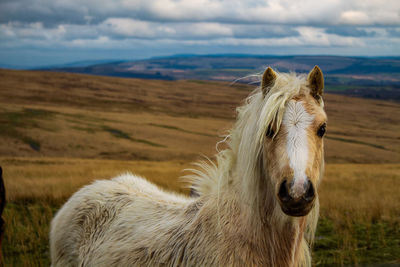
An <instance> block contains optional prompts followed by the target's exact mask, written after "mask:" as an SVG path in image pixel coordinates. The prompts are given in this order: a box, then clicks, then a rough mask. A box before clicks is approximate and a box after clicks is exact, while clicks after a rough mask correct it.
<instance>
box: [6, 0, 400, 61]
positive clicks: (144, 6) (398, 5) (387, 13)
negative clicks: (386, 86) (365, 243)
mask: <svg viewBox="0 0 400 267" xmlns="http://www.w3.org/2000/svg"><path fill="white" fill-rule="evenodd" d="M399 37H400V1H398V0H385V2H384V3H383V2H382V1H381V0H348V1H343V0H324V1H321V0H297V1H292V0H152V1H149V0H113V1H102V2H99V1H98V0H79V1H78V0H2V1H1V2H0V49H3V50H4V51H6V52H7V51H11V50H12V51H17V50H18V49H21V50H22V49H25V51H28V50H29V51H31V50H32V49H36V51H40V50H41V49H42V50H43V53H45V52H46V51H47V52H48V51H50V50H51V51H60V53H63V52H61V51H64V52H65V51H66V50H68V49H72V50H76V53H78V51H83V50H85V51H86V52H87V51H88V50H90V49H93V50H97V51H102V52H104V53H103V54H106V53H110V54H112V53H114V51H115V50H116V49H122V50H124V51H134V53H135V55H140V56H142V55H145V54H149V55H151V54H152V53H161V54H171V53H174V51H175V52H178V53H181V52H182V51H187V52H189V53H197V52H202V53H214V52H216V51H222V52H227V53H233V52H238V53H246V52H250V53H253V52H254V53H258V52H261V53H265V51H267V52H268V53H273V52H279V53H280V52H282V51H292V53H294V54H296V53H298V51H306V52H308V53H317V51H322V52H323V53H327V54H332V53H354V52H356V53H364V54H365V55H371V53H372V54H373V53H375V54H385V53H391V54H396V55H398V54H399V52H400V46H398V44H399ZM361 48H362V49H361ZM367 48H371V49H374V51H375V52H374V51H372V52H370V51H368V50H367ZM265 49H267V50H265ZM257 51H258V52H257ZM324 51H325V52H324ZM340 51H342V52H340ZM6 52H4V53H0V54H1V55H3V56H4V55H6ZM37 53H39V52H37ZM54 53H55V52H54ZM71 53H72V52H71ZM318 53H321V52H318ZM9 54H10V55H11V54H12V53H9ZM15 54H17V53H15ZM107 57H108V58H109V56H107ZM1 60H2V58H1V57H0V61H1Z"/></svg>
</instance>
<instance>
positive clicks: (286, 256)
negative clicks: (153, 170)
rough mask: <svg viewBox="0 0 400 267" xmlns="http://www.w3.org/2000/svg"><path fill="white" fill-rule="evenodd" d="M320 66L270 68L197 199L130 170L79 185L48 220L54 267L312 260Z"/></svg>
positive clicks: (195, 182)
mask: <svg viewBox="0 0 400 267" xmlns="http://www.w3.org/2000/svg"><path fill="white" fill-rule="evenodd" d="M323 88H324V79H323V74H322V72H321V70H320V68H319V67H318V66H315V67H314V68H313V69H312V70H311V71H310V72H309V74H308V75H305V74H296V73H279V72H277V71H274V70H273V69H272V68H270V67H268V68H267V69H266V70H265V71H264V73H263V75H262V77H261V82H260V86H259V87H257V89H255V90H254V91H253V92H252V93H251V94H250V95H249V96H248V97H247V98H246V100H245V102H244V104H243V105H242V106H241V107H239V108H237V120H236V122H235V123H234V126H233V128H232V129H231V130H230V131H229V134H228V135H227V138H226V140H225V142H226V147H225V149H224V150H221V151H219V152H218V153H217V154H216V155H215V163H214V161H211V160H210V161H209V162H208V161H203V162H199V163H198V164H197V166H198V167H197V168H195V169H193V170H192V171H193V172H192V173H191V174H190V175H188V176H187V177H186V179H188V180H189V181H190V183H191V184H192V187H193V191H194V192H196V193H197V196H196V197H189V196H183V195H179V194H175V193H170V192H166V191H164V190H162V189H160V188H159V187H157V186H156V185H154V184H152V183H150V182H148V181H147V180H145V179H144V178H142V177H139V176H137V175H133V174H130V173H126V174H123V175H120V176H118V177H115V178H113V179H111V180H99V181H95V182H94V183H92V184H91V185H87V186H85V187H83V188H82V189H80V190H79V191H78V192H76V193H75V194H74V195H73V196H72V197H71V198H70V199H69V200H68V201H67V202H66V203H65V204H64V206H63V207H62V208H61V209H60V210H59V211H58V213H57V214H56V216H55V217H54V219H53V220H52V223H51V231H50V251H51V261H52V266H311V255H310V250H311V246H312V243H313V239H314V233H315V229H316V225H317V221H318V213H319V201H318V186H319V183H320V180H321V177H322V175H323V171H324V148H323V136H324V134H325V131H326V122H327V116H326V113H325V111H324V102H323V99H322V95H323Z"/></svg>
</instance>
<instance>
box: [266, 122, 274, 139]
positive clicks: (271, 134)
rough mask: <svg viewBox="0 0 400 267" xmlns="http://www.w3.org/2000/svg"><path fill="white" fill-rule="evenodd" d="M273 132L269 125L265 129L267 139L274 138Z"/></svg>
mask: <svg viewBox="0 0 400 267" xmlns="http://www.w3.org/2000/svg"><path fill="white" fill-rule="evenodd" d="M274 134H275V132H274V129H272V127H271V125H269V126H268V128H267V132H266V133H265V135H266V136H267V137H269V138H272V137H273V136H274Z"/></svg>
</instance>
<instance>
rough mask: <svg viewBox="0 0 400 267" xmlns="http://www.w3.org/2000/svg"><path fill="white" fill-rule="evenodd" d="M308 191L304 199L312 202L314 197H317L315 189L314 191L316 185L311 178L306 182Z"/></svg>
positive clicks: (305, 185)
mask: <svg viewBox="0 0 400 267" xmlns="http://www.w3.org/2000/svg"><path fill="white" fill-rule="evenodd" d="M304 187H305V190H306V193H305V194H304V197H303V198H304V200H305V201H307V202H311V201H312V200H313V199H314V197H315V191H314V186H313V184H312V183H311V182H310V180H307V182H306V183H305V184H304Z"/></svg>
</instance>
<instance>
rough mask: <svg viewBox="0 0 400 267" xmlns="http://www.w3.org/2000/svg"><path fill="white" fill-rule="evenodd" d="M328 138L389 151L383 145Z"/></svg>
mask: <svg viewBox="0 0 400 267" xmlns="http://www.w3.org/2000/svg"><path fill="white" fill-rule="evenodd" d="M326 138H328V139H331V140H336V141H341V142H346V143H353V144H359V145H365V146H370V147H374V148H378V149H383V150H388V149H386V148H385V147H384V146H381V145H377V144H372V143H367V142H363V141H359V140H354V139H347V138H342V137H336V136H330V135H329V136H328V135H327V136H326Z"/></svg>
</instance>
